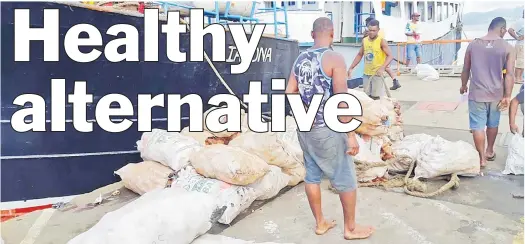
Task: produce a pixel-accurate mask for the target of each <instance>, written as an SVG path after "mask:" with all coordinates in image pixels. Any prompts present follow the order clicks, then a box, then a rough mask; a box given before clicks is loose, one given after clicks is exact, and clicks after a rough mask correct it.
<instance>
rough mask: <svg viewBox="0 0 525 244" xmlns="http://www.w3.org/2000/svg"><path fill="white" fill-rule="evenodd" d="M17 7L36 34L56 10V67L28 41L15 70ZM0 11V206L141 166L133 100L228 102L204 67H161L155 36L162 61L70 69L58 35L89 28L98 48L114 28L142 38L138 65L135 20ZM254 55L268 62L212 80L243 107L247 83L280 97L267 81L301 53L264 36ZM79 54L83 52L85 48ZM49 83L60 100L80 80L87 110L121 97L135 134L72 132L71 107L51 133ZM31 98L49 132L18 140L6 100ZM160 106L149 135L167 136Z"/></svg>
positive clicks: (79, 189) (97, 183)
mask: <svg viewBox="0 0 525 244" xmlns="http://www.w3.org/2000/svg"><path fill="white" fill-rule="evenodd" d="M22 8H23V9H30V25H31V27H42V26H43V16H44V13H43V10H44V9H50V8H56V9H59V10H60V47H59V50H60V61H59V62H44V61H43V54H44V49H43V48H44V46H43V42H41V41H34V42H32V43H31V51H30V59H31V60H30V62H14V38H13V36H14V25H13V20H14V9H22ZM1 11H2V16H1V18H2V30H1V31H2V44H1V45H2V46H1V48H2V49H1V51H2V67H1V71H2V74H1V80H2V83H1V102H2V113H1V119H2V123H1V138H2V144H1V157H2V162H1V169H2V170H1V183H2V192H1V201H2V202H10V201H21V200H29V199H42V198H50V197H60V196H68V195H77V194H83V193H87V192H90V191H92V190H94V189H96V188H99V187H101V186H103V185H107V184H111V183H113V182H116V181H118V180H119V178H118V176H115V175H114V174H113V172H114V171H115V170H117V169H119V168H121V167H122V166H124V165H125V164H127V163H135V162H140V161H141V158H140V155H139V153H138V152H137V151H136V150H137V149H136V141H137V140H139V139H140V137H141V134H142V132H139V131H138V129H137V121H136V118H137V117H136V114H137V95H138V94H152V95H153V96H155V95H157V94H181V95H182V96H185V95H188V94H198V95H200V97H201V98H202V101H203V105H204V110H207V109H208V108H209V107H210V106H209V105H208V104H207V102H208V100H209V99H210V98H211V97H212V96H214V95H216V94H229V92H228V90H227V89H226V88H225V86H224V85H223V84H222V83H221V82H220V81H219V79H218V78H217V77H216V75H215V73H214V72H213V70H212V68H211V67H210V65H209V64H208V63H207V62H206V61H204V62H184V63H174V62H171V61H170V60H168V59H167V57H166V54H165V53H166V46H167V41H166V35H164V34H160V35H159V59H160V60H159V61H160V62H142V61H141V62H118V63H112V62H109V61H107V60H106V59H105V57H104V55H101V56H100V57H99V59H98V60H96V61H95V62H91V63H77V62H75V61H73V60H71V59H70V58H69V57H68V56H67V54H66V53H65V51H64V47H63V38H64V35H65V33H66V31H67V30H68V29H69V28H71V27H72V26H74V25H76V24H80V23H89V24H91V25H94V26H95V27H97V28H98V29H99V30H100V32H101V33H102V38H103V40H104V44H106V43H107V42H108V41H109V40H111V39H113V38H115V37H111V36H109V35H106V34H105V31H106V30H107V29H108V28H109V27H110V26H111V25H114V24H131V25H133V26H135V27H136V28H137V30H138V31H139V40H140V45H139V55H140V56H139V57H140V58H141V60H142V59H143V56H144V55H143V53H144V43H143V41H142V40H143V38H144V23H143V18H142V17H136V16H128V15H122V14H118V13H110V12H102V11H96V10H91V9H86V8H81V7H75V6H68V5H64V4H59V3H50V2H46V3H43V2H3V3H2V4H1ZM161 23H164V22H162V21H161ZM159 33H161V32H160V25H159ZM248 38H250V37H249V36H248ZM226 45H227V47H226V49H225V50H226V57H227V58H229V56H230V52H229V51H230V49H229V48H228V47H229V46H235V44H234V42H233V39H232V38H231V35H230V33H229V32H226ZM211 46H212V39H211V37H210V35H207V36H206V37H205V38H204V47H205V51H206V53H208V55H210V58H211V54H212V51H211ZM189 47H190V40H189V34H181V41H180V49H181V51H183V52H184V51H185V52H186V54H187V57H188V60H189V56H190V55H189ZM259 48H261V49H263V50H269V49H271V54H270V56H271V60H269V59H268V57H267V56H266V59H264V58H261V59H259V60H257V58H254V60H255V61H253V62H252V64H251V66H250V67H249V69H248V70H247V71H246V72H245V73H243V74H239V75H236V74H231V73H230V66H231V64H229V63H224V62H223V63H221V62H214V65H215V67H216V68H217V70H218V71H219V73H220V74H221V75H222V76H223V78H224V80H225V81H226V82H227V84H228V85H229V86H230V88H231V89H232V90H233V91H234V93H235V94H236V96H237V97H238V98H240V99H242V96H243V95H244V94H247V93H248V88H249V81H252V80H253V81H262V92H263V93H270V94H271V93H282V91H273V92H272V91H271V86H270V85H271V79H272V78H288V76H289V74H290V70H291V66H292V63H293V61H294V60H295V58H296V57H297V55H298V53H299V46H298V43H297V42H295V41H289V40H282V39H275V38H269V37H262V38H261V41H260V42H259ZM80 50H81V51H83V50H82V48H81V49H80ZM86 51H89V49H86ZM86 51H84V52H86ZM53 78H56V79H65V80H66V93H67V94H71V93H72V92H73V88H74V82H75V81H87V92H88V93H91V94H93V105H95V104H96V103H97V102H98V100H99V99H100V98H101V97H103V96H104V95H107V94H111V93H118V94H122V95H125V96H126V97H128V98H129V99H130V100H131V101H132V103H133V105H134V114H135V116H132V117H131V120H132V121H134V123H133V126H132V127H131V128H129V129H128V130H126V131H124V132H120V133H110V132H106V131H104V130H102V129H101V128H100V127H99V126H98V125H97V124H96V123H93V131H92V132H90V133H83V132H78V131H77V130H76V129H75V128H74V125H73V123H72V120H73V115H72V114H73V112H72V107H71V106H70V105H71V104H68V105H67V106H66V120H67V123H66V130H65V132H51V131H50V130H51V123H50V121H49V120H50V119H51V114H50V112H51V103H50V101H51V79H53ZM30 93H32V94H38V95H40V96H42V97H43V98H44V99H45V101H46V119H47V120H48V121H46V130H47V131H46V132H25V133H19V132H16V131H14V130H13V128H12V127H11V124H10V119H11V116H12V115H13V114H14V113H15V112H16V111H17V110H19V109H20V107H18V106H15V105H13V100H14V99H15V98H16V97H17V96H19V95H21V94H30ZM165 97H166V96H165ZM269 99H270V98H269ZM269 102H271V99H270V100H269ZM166 104H167V103H166ZM270 104H271V103H266V104H263V105H262V110H263V112H269V111H270ZM166 107H167V106H166ZM166 107H164V108H159V107H155V108H153V109H152V118H153V121H152V128H161V129H166V128H167V120H166V118H167V108H166ZM181 110H182V114H181V115H182V119H181V123H182V127H185V126H188V123H189V120H188V116H189V107H188V106H187V105H185V106H182V109H181ZM86 118H87V119H88V121H89V120H94V119H95V106H88V108H87V115H86ZM26 119H28V118H26Z"/></svg>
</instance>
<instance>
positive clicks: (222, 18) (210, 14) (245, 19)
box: [154, 1, 289, 38]
mask: <svg viewBox="0 0 525 244" xmlns="http://www.w3.org/2000/svg"><path fill="white" fill-rule="evenodd" d="M272 2H273V4H272V7H270V8H259V9H257V2H256V1H252V9H251V12H250V15H249V16H241V15H236V14H231V13H230V9H231V6H232V4H231V1H227V2H226V8H225V10H224V11H223V12H221V11H220V8H219V2H218V1H215V10H213V11H206V10H204V17H205V18H207V20H208V24H213V23H218V24H223V25H224V24H230V23H232V22H238V23H241V24H249V25H252V24H254V23H255V24H266V25H273V28H274V34H275V37H276V38H278V36H277V35H278V31H277V29H278V26H280V25H284V26H285V33H286V34H285V38H289V32H288V11H287V7H286V6H287V5H286V4H285V5H284V6H283V7H278V6H277V3H276V2H277V1H272ZM154 3H155V4H159V5H160V6H161V7H162V8H163V10H164V13H167V12H168V11H169V8H170V7H176V8H183V9H187V10H190V9H192V8H195V7H192V6H188V5H185V4H181V3H177V2H167V1H154ZM257 11H259V12H257ZM267 12H272V13H273V22H261V21H260V20H259V19H258V18H256V17H255V14H258V13H267ZM280 12H283V15H284V21H280V20H278V15H279V13H280Z"/></svg>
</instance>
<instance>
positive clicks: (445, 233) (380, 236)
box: [1, 76, 524, 244]
mask: <svg viewBox="0 0 525 244" xmlns="http://www.w3.org/2000/svg"><path fill="white" fill-rule="evenodd" d="M399 79H400V81H401V84H402V88H400V89H399V90H397V91H391V93H392V96H393V97H394V98H396V99H398V100H399V101H400V102H401V106H402V117H403V121H404V128H405V134H407V135H408V134H415V133H426V134H430V135H439V136H441V137H443V138H445V139H448V140H452V141H455V140H463V141H466V142H469V143H471V144H473V140H472V134H471V133H470V132H469V128H468V126H469V124H468V109H467V103H466V102H463V103H459V100H460V95H459V88H460V85H461V81H460V79H459V77H442V78H441V79H440V80H438V81H434V82H425V81H421V80H418V79H417V78H416V77H414V76H401V77H400V78H399ZM387 84H388V85H389V86H390V85H391V84H392V83H391V81H390V80H387ZM518 90H519V85H515V87H514V92H513V94H516V93H517V92H518ZM438 110H441V111H438ZM517 120H518V121H519V123H518V125H519V126H520V128H523V115H522V113H521V112H518V114H517ZM508 138H509V126H508V113H507V112H504V113H503V115H502V117H501V122H500V134H499V135H498V138H497V140H496V154H497V157H496V160H495V161H493V162H489V164H488V166H487V167H486V168H485V169H483V170H482V171H483V176H478V177H474V178H467V177H462V178H461V182H460V186H459V188H458V189H456V190H450V191H447V192H445V193H444V194H442V195H439V196H437V197H433V198H431V199H426V198H417V197H411V196H408V195H406V194H405V193H403V192H402V191H400V190H399V189H392V190H384V189H382V188H360V189H359V190H358V203H357V205H358V207H357V208H358V209H357V221H358V223H361V224H369V225H373V226H375V228H376V232H375V234H374V235H373V236H372V237H371V238H369V239H367V240H359V241H351V243H378V244H389V243H392V244H394V243H402V244H410V243H446V244H455V243H458V244H459V243H461V244H464V243H476V244H478V243H480V244H484V243H487V244H491V243H494V244H500V243H513V239H514V238H515V237H516V236H517V235H518V233H519V232H521V231H522V230H523V223H522V222H521V221H520V219H521V218H522V217H523V215H524V200H523V198H516V197H513V194H514V195H523V191H524V187H523V185H524V182H523V180H524V179H523V176H514V175H503V174H501V171H502V170H503V168H504V167H505V160H506V155H507V147H506V145H507V142H508ZM444 183H445V182H444V181H435V182H429V183H428V185H429V189H430V190H435V189H437V188H439V186H441V185H443V184H444ZM322 189H323V192H322V196H323V198H322V202H323V211H324V213H325V215H326V217H327V218H332V219H336V220H337V223H338V226H336V227H335V228H334V229H332V230H330V231H329V232H328V233H326V234H325V235H323V236H317V235H315V233H314V228H315V222H314V219H313V216H312V214H311V211H310V208H309V206H308V202H307V199H306V195H305V193H304V185H303V184H300V185H298V186H296V187H294V188H292V189H290V190H288V191H286V192H285V193H283V194H282V195H280V196H278V197H276V198H274V199H273V200H270V201H269V202H266V203H258V204H256V205H254V206H252V208H250V209H249V210H248V211H246V212H245V213H243V214H242V215H241V216H239V217H238V218H237V219H236V220H235V221H234V223H233V224H232V225H231V226H229V227H228V226H219V227H214V228H213V229H212V230H211V233H213V234H221V235H226V236H230V237H235V238H240V239H244V240H254V241H257V242H270V241H271V242H276V243H285V242H292V243H298V244H299V243H301V244H303V243H304V244H310V243H323V244H328V243H330V244H338V243H349V242H350V241H345V240H344V239H343V232H342V231H343V229H342V227H343V215H342V208H341V204H340V202H339V197H338V196H337V195H336V194H334V193H332V192H331V191H329V190H327V182H324V183H323V186H322ZM115 190H119V191H120V194H119V195H118V196H115V197H113V198H111V197H110V195H111V193H114V192H115ZM99 194H103V195H104V194H105V196H106V197H108V200H107V202H106V203H104V204H103V205H100V206H95V207H92V206H90V205H89V203H91V202H92V201H94V199H95V198H96V197H98V196H99ZM135 198H136V195H135V194H133V193H131V192H129V191H127V190H126V189H123V188H122V186H121V185H120V184H118V183H117V184H114V185H111V186H108V187H106V188H102V189H99V190H97V191H96V192H93V193H91V194H86V195H85V196H81V197H79V198H77V199H75V200H74V205H75V206H76V207H75V208H74V209H71V210H67V209H66V210H63V211H61V210H44V211H37V212H33V213H30V214H28V215H25V216H22V217H19V218H15V219H12V220H9V221H7V222H5V223H2V226H1V230H2V238H3V240H4V241H5V243H6V244H18V243H24V244H47V243H53V244H59V243H66V242H67V241H68V240H69V239H71V238H72V237H74V236H76V235H78V234H79V233H81V232H83V231H85V230H87V229H89V228H90V227H91V226H92V225H94V224H95V223H96V222H97V221H98V219H100V218H101V217H102V216H103V215H104V214H105V213H107V212H109V211H113V210H115V209H118V208H119V207H121V206H123V205H124V204H126V203H128V202H130V201H132V200H133V199H135ZM518 243H523V242H518Z"/></svg>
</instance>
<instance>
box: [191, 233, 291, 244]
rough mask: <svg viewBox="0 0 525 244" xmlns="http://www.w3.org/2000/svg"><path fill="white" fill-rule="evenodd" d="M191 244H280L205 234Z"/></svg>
mask: <svg viewBox="0 0 525 244" xmlns="http://www.w3.org/2000/svg"><path fill="white" fill-rule="evenodd" d="M191 244H280V243H276V242H263V243H257V242H254V241H245V240H241V239H235V238H232V237H228V236H223V235H211V234H205V235H202V236H200V237H199V238H197V239H195V240H194V241H193V242H192V243H191ZM282 244H293V243H282Z"/></svg>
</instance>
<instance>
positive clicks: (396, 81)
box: [360, 17, 401, 90]
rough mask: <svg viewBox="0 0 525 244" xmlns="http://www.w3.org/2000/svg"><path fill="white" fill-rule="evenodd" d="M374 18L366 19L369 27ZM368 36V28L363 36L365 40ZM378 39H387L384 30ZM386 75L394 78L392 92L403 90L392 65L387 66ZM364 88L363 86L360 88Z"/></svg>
mask: <svg viewBox="0 0 525 244" xmlns="http://www.w3.org/2000/svg"><path fill="white" fill-rule="evenodd" d="M373 19H374V18H372V17H368V18H366V20H365V23H366V25H367V26H368V23H370V21H371V20H373ZM367 36H368V28H366V29H365V33H364V35H363V38H365V37H367ZM377 36H378V38H381V39H384V38H385V32H384V31H383V30H382V29H379V32H378V34H377ZM385 70H386V73H388V75H389V76H390V78H392V81H393V83H394V84H393V86H392V87H390V90H397V89H398V88H401V84H400V83H399V80H398V79H397V77H396V74H395V73H394V72H393V71H392V70H391V69H390V64H388V66H386V69H385ZM360 87H362V86H360Z"/></svg>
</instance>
